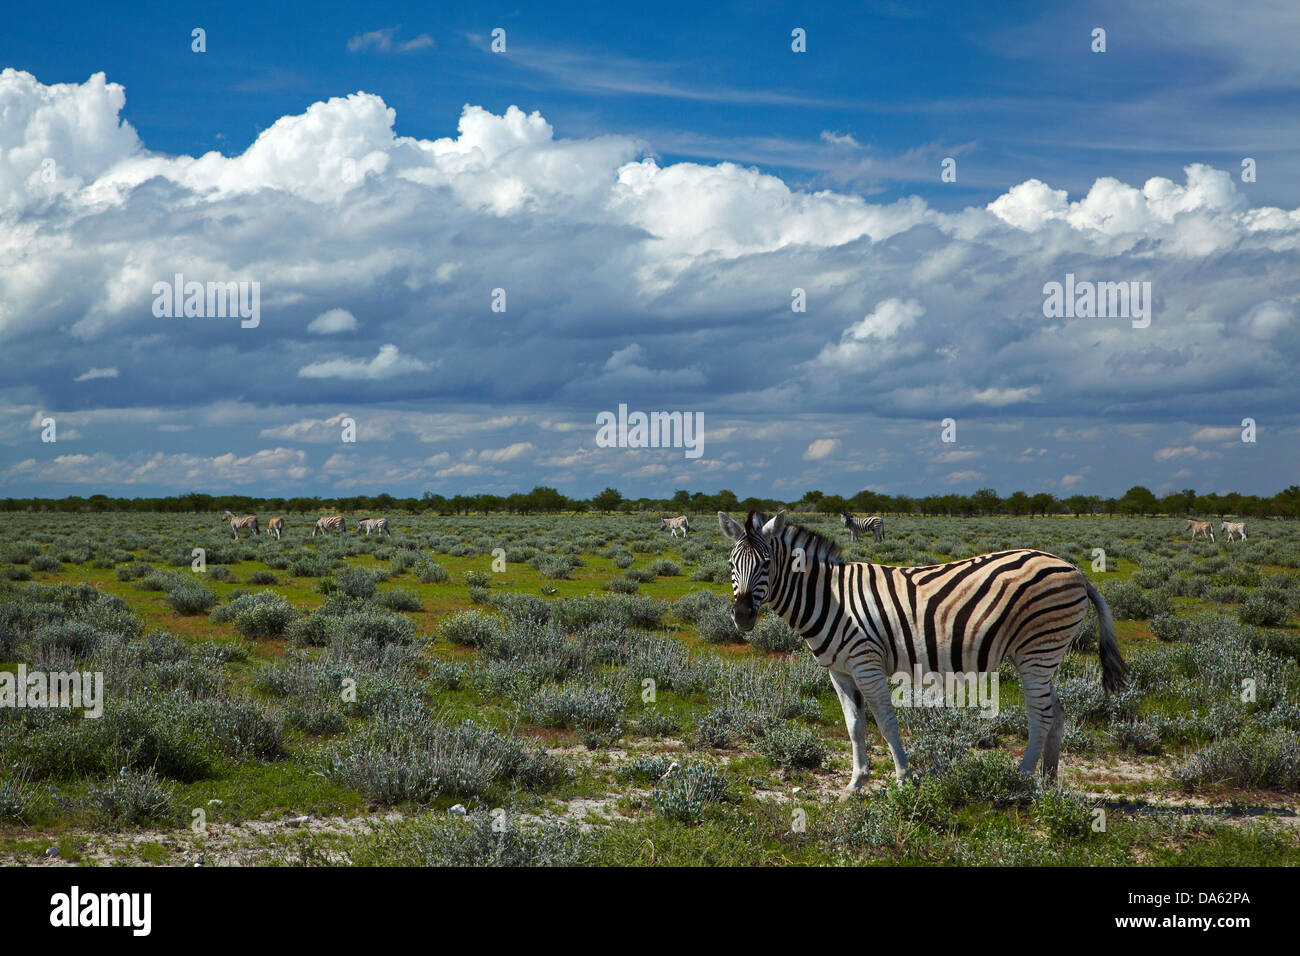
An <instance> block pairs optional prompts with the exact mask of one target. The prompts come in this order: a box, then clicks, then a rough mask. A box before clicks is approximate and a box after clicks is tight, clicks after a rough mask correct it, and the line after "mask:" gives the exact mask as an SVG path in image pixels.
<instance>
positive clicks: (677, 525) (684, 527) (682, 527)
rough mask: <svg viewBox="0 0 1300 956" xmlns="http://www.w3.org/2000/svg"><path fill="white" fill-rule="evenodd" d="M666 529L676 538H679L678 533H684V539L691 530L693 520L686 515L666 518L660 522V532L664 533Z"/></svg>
mask: <svg viewBox="0 0 1300 956" xmlns="http://www.w3.org/2000/svg"><path fill="white" fill-rule="evenodd" d="M664 528H667V529H668V530H669V532H671V533H672V536H673V537H674V538H675V537H677V532H678V531H680V532H681V533H682V537H683V538H684V537H686V532H688V531H690V530H691V519H690V518H688V517H686V515H678V516H677V517H676V518H664V520H663V521H661V522H659V530H660V531H662V530H664Z"/></svg>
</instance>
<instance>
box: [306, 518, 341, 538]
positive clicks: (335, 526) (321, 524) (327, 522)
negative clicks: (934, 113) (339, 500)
mask: <svg viewBox="0 0 1300 956" xmlns="http://www.w3.org/2000/svg"><path fill="white" fill-rule="evenodd" d="M346 527H347V525H346V523H345V522H344V520H343V516H342V515H325V516H324V517H322V518H317V519H316V527H314V528H312V529H311V536H312V537H313V538H314V537H316V534H317V533H318V532H319V533H320V534H325V533H326V532H328V531H337V532H338V533H339V534H342V533H343V532H344V530H346Z"/></svg>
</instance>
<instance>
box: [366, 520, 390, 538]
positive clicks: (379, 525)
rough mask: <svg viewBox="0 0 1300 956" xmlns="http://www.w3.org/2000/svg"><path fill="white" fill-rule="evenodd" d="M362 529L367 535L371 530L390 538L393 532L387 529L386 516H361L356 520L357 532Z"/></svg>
mask: <svg viewBox="0 0 1300 956" xmlns="http://www.w3.org/2000/svg"><path fill="white" fill-rule="evenodd" d="M362 531H364V532H365V533H366V535H367V537H368V536H369V535H370V533H371V532H372V531H373V532H374V533H375V534H386V535H388V536H389V537H390V538H391V537H392V536H393V532H391V531H389V530H388V519H387V518H362V519H361V520H360V521H358V522H357V533H358V534H360V533H361V532H362Z"/></svg>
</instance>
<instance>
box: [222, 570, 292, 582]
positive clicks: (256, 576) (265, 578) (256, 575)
mask: <svg viewBox="0 0 1300 956" xmlns="http://www.w3.org/2000/svg"><path fill="white" fill-rule="evenodd" d="M227 573H229V572H227ZM248 583H249V584H279V583H280V582H279V580H278V579H277V578H276V576H275V572H273V571H254V572H253V573H252V574H250V575H249V576H248Z"/></svg>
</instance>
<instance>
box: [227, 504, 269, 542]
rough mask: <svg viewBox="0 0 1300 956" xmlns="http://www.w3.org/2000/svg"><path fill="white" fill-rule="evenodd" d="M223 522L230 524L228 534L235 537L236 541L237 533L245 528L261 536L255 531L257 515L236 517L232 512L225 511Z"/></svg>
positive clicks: (237, 538)
mask: <svg viewBox="0 0 1300 956" xmlns="http://www.w3.org/2000/svg"><path fill="white" fill-rule="evenodd" d="M225 520H226V521H229V522H230V533H231V534H233V535H234V536H235V540H236V541H238V540H239V532H240V529H242V528H247V529H248V530H250V531H252V532H253V534H261V532H260V531H258V530H257V515H237V514H235V513H234V512H232V511H227V512H226V513H225Z"/></svg>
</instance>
